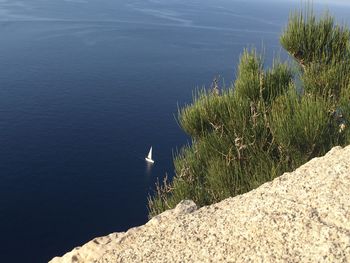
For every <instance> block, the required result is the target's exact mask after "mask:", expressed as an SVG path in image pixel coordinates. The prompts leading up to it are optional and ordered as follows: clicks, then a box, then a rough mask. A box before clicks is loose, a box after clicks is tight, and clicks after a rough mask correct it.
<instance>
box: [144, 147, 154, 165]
mask: <svg viewBox="0 0 350 263" xmlns="http://www.w3.org/2000/svg"><path fill="white" fill-rule="evenodd" d="M145 160H146V161H147V162H149V163H154V160H153V159H152V146H151V149H150V150H149V153H148V155H147V157H146V158H145Z"/></svg>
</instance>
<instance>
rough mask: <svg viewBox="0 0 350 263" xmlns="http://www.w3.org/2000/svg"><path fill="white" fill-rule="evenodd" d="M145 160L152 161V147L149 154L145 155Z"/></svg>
mask: <svg viewBox="0 0 350 263" xmlns="http://www.w3.org/2000/svg"><path fill="white" fill-rule="evenodd" d="M147 158H148V159H151V160H152V147H151V149H150V150H149V153H148V155H147Z"/></svg>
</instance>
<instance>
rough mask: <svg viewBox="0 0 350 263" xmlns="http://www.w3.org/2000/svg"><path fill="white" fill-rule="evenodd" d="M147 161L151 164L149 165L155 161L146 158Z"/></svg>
mask: <svg viewBox="0 0 350 263" xmlns="http://www.w3.org/2000/svg"><path fill="white" fill-rule="evenodd" d="M145 160H146V161H147V162H149V163H154V161H153V160H152V159H149V158H147V157H146V158H145Z"/></svg>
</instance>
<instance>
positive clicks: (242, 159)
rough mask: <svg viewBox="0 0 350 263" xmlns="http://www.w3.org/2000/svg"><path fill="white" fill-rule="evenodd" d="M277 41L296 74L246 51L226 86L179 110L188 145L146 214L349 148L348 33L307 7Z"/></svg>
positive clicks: (250, 185) (241, 189)
mask: <svg viewBox="0 0 350 263" xmlns="http://www.w3.org/2000/svg"><path fill="white" fill-rule="evenodd" d="M281 44H282V46H283V47H284V48H285V49H286V50H287V52H288V53H289V54H290V55H291V56H292V58H294V59H295V61H296V62H297V65H298V68H297V69H296V70H295V69H294V70H292V67H291V66H290V65H289V64H288V63H282V62H281V61H279V60H275V61H274V62H273V64H272V66H271V68H269V69H266V68H265V67H264V63H263V58H262V56H261V55H259V54H258V53H257V51H256V50H254V49H253V50H250V51H249V50H244V52H243V54H242V56H241V58H240V62H239V64H238V73H237V76H236V80H235V82H234V84H233V85H232V86H231V87H229V88H228V89H225V90H222V91H221V92H218V91H217V90H212V91H210V90H207V91H206V90H202V91H200V92H199V93H198V95H197V96H195V98H194V102H193V103H192V104H191V105H188V106H186V107H184V108H182V109H179V117H178V120H179V124H180V125H181V127H182V128H183V130H184V131H185V132H186V133H188V134H189V135H190V136H191V138H192V143H191V145H188V146H186V147H184V148H182V149H181V150H180V151H179V153H177V154H176V155H175V157H174V166H175V176H174V178H173V180H172V181H171V182H169V181H167V178H166V180H164V182H163V183H158V184H157V187H156V189H157V191H156V193H155V195H154V196H151V197H149V212H150V217H151V216H154V215H157V214H159V213H161V212H163V211H164V210H166V209H170V208H173V207H175V206H176V204H178V203H179V202H180V201H181V200H183V199H192V200H194V201H195V202H196V203H197V205H199V206H204V205H208V204H212V203H214V202H218V201H220V200H222V199H224V198H227V197H229V196H235V195H238V194H243V193H245V192H247V191H250V190H252V189H254V188H256V187H258V186H259V185H261V184H263V183H264V182H267V181H270V180H272V179H274V178H275V177H277V176H279V175H281V174H282V173H283V172H286V171H291V170H293V169H295V168H296V167H298V166H300V165H301V164H303V163H305V162H306V161H308V160H310V159H311V158H313V157H315V156H320V155H323V154H325V153H326V152H327V151H328V150H330V149H331V148H332V147H333V146H335V145H345V144H348V143H350V129H349V125H350V123H349V121H350V48H349V47H350V38H349V30H348V29H347V28H345V27H344V26H338V25H336V24H335V23H334V19H333V18H332V17H331V16H329V15H328V14H326V15H324V16H323V17H321V18H320V19H316V17H315V15H314V14H313V12H312V10H311V11H310V9H308V11H307V12H306V13H302V12H300V13H295V14H293V15H291V17H290V20H289V24H288V26H287V27H286V29H285V31H284V33H283V34H282V36H281ZM297 76H299V79H298V78H297ZM295 83H300V84H298V85H297V84H295Z"/></svg>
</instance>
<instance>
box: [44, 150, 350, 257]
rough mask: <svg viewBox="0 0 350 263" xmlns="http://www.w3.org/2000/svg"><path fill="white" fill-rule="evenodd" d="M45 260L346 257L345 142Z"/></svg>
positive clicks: (349, 240) (349, 223) (349, 160)
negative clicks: (251, 186)
mask: <svg viewBox="0 0 350 263" xmlns="http://www.w3.org/2000/svg"><path fill="white" fill-rule="evenodd" d="M101 223H103V222H101ZM50 262H51V263H68V262H69V263H81V262H84V263H90V262H94V263H97V262H98V263H107V262H133V263H135V262H350V146H348V147H346V148H340V147H335V148H333V149H332V150H331V151H330V152H329V153H327V155H325V156H324V157H320V158H315V159H312V160H311V161H309V162H308V163H306V164H305V165H303V166H301V167H300V168H298V169H297V170H296V171H294V172H292V173H285V174H283V175H282V176H280V177H278V178H277V179H275V180H273V181H272V182H268V183H265V184H263V185H262V186H260V187H259V188H257V189H255V190H253V191H251V192H249V193H246V194H243V195H240V196H236V197H233V198H228V199H226V200H224V201H222V202H220V203H217V204H213V205H211V206H207V207H203V208H200V209H197V207H196V204H195V203H193V202H192V201H189V200H185V201H182V202H181V203H180V204H178V206H177V207H176V208H175V209H173V210H169V211H166V212H164V213H162V214H160V215H158V216H156V217H154V218H153V219H151V220H150V221H149V222H148V223H147V224H145V225H143V226H140V227H135V228H131V229H129V230H128V231H127V232H125V233H113V234H110V235H108V236H104V237H99V238H95V239H93V240H92V241H90V242H88V243H87V244H85V245H83V246H82V247H77V248H74V249H73V250H72V251H71V252H69V253H67V254H65V255H64V256H63V257H56V258H54V259H52V260H51V261H50Z"/></svg>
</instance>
